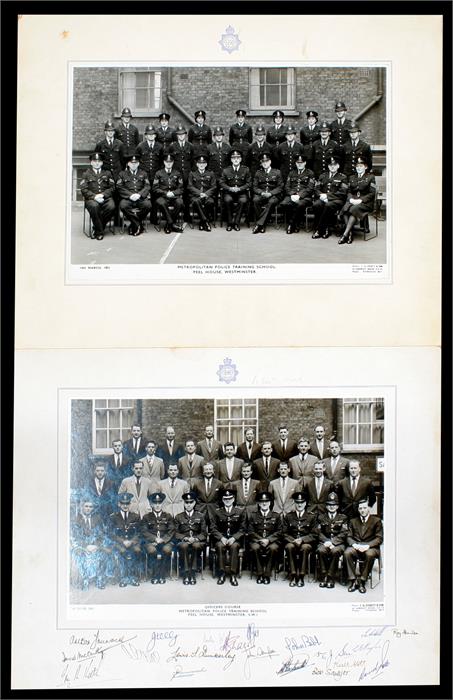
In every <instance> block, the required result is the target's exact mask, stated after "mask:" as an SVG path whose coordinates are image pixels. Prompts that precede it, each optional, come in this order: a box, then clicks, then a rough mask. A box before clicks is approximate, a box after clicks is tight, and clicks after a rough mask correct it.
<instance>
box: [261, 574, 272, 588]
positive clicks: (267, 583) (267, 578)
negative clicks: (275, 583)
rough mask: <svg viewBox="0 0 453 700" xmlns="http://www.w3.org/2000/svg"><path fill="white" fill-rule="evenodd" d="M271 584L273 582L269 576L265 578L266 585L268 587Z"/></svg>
mask: <svg viewBox="0 0 453 700" xmlns="http://www.w3.org/2000/svg"><path fill="white" fill-rule="evenodd" d="M270 582H271V580H270V578H269V576H263V583H264V584H266V586H268V585H269V584H270Z"/></svg>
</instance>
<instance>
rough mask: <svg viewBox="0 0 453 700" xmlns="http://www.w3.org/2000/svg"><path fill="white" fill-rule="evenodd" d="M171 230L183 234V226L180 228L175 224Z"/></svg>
mask: <svg viewBox="0 0 453 700" xmlns="http://www.w3.org/2000/svg"><path fill="white" fill-rule="evenodd" d="M171 229H172V231H174V232H175V233H182V232H183V227H182V226H178V225H177V224H173V226H172V227H171Z"/></svg>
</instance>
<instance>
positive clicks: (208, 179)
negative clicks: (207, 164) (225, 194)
mask: <svg viewBox="0 0 453 700" xmlns="http://www.w3.org/2000/svg"><path fill="white" fill-rule="evenodd" d="M187 189H188V192H189V197H190V201H191V202H193V204H194V206H195V207H196V208H197V211H198V213H199V215H200V218H201V220H202V221H207V220H209V221H211V220H212V215H213V207H214V195H215V193H216V189H217V182H216V178H215V175H214V173H213V172H212V171H211V170H205V171H204V173H200V171H199V170H198V169H197V170H193V171H192V172H191V173H190V174H189V181H188V186H187ZM202 193H203V194H205V195H206V197H200V195H201V194H202Z"/></svg>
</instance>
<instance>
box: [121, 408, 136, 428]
mask: <svg viewBox="0 0 453 700" xmlns="http://www.w3.org/2000/svg"><path fill="white" fill-rule="evenodd" d="M121 414H122V424H123V428H124V429H125V430H128V429H129V426H130V425H132V421H133V415H134V411H133V409H132V408H127V409H123V411H121Z"/></svg>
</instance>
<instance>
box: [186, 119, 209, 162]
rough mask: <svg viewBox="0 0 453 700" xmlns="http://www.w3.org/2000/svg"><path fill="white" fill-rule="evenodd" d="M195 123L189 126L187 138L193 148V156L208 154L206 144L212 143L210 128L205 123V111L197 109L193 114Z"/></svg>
mask: <svg viewBox="0 0 453 700" xmlns="http://www.w3.org/2000/svg"><path fill="white" fill-rule="evenodd" d="M194 117H195V122H196V123H195V124H194V125H192V126H191V127H190V128H189V133H188V135H187V138H188V140H189V143H191V144H192V146H193V148H194V156H195V157H196V156H199V155H204V156H207V154H208V146H209V144H211V143H212V131H211V128H210V127H209V126H208V125H207V124H205V120H206V112H205V111H204V109H199V110H197V111H196V112H195V114H194Z"/></svg>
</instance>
